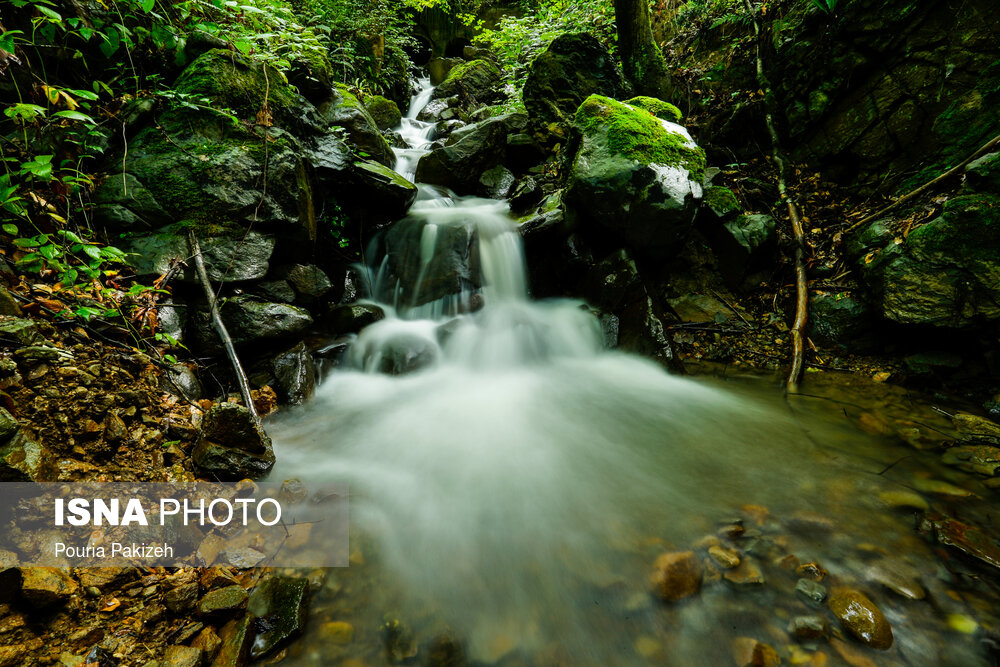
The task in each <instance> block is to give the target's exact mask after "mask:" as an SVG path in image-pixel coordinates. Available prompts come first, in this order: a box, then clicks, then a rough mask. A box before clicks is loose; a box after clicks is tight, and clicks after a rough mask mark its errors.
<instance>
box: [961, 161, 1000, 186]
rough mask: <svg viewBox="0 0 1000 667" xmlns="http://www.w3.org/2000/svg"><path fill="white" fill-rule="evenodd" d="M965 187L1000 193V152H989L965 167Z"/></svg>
mask: <svg viewBox="0 0 1000 667" xmlns="http://www.w3.org/2000/svg"><path fill="white" fill-rule="evenodd" d="M965 187H966V189H968V190H970V191H972V192H988V193H991V194H1000V153H987V154H986V155H984V156H982V157H981V158H978V159H977V160H975V161H973V162H970V163H969V164H968V166H967V167H966V168H965Z"/></svg>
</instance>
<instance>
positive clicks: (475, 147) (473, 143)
mask: <svg viewBox="0 0 1000 667" xmlns="http://www.w3.org/2000/svg"><path fill="white" fill-rule="evenodd" d="M508 121H509V118H508V117H507V116H497V117H495V118H489V119H487V120H484V121H482V122H479V123H475V124H473V125H468V126H466V127H463V128H462V129H461V130H458V131H456V132H453V133H452V135H451V136H450V137H449V138H448V145H446V146H444V147H442V148H438V149H436V150H433V151H431V152H430V153H428V154H427V155H424V156H423V157H422V158H420V162H419V163H417V174H416V180H417V181H418V182H420V183H431V184H433V185H443V186H445V187H449V188H452V189H453V190H455V191H456V192H458V193H459V194H466V193H472V192H476V191H477V190H478V189H479V187H480V186H479V179H480V178H481V177H482V176H483V174H484V173H486V172H487V171H489V170H490V169H492V168H494V167H496V166H497V165H499V164H500V163H501V162H502V161H503V158H504V152H505V148H506V139H507V132H508Z"/></svg>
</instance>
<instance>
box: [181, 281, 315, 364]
mask: <svg viewBox="0 0 1000 667" xmlns="http://www.w3.org/2000/svg"><path fill="white" fill-rule="evenodd" d="M202 308H203V310H200V311H199V312H197V313H195V314H193V316H192V318H191V323H192V325H193V327H194V331H193V332H192V333H193V336H192V337H193V339H194V344H195V346H196V347H197V348H198V349H200V350H202V351H204V352H208V353H217V352H221V351H222V347H221V343H220V342H219V339H218V335H217V334H216V332H215V329H214V328H213V327H212V324H211V322H210V320H209V315H208V312H207V308H204V306H203V307H202ZM219 314H220V315H221V316H222V321H223V323H224V324H225V325H226V330H227V331H228V333H229V336H230V338H232V340H233V344H234V345H255V344H261V343H270V342H273V341H276V340H283V339H289V338H294V337H295V336H297V335H299V334H302V333H305V332H306V331H307V330H308V329H309V327H310V326H312V323H313V319H312V316H311V315H310V314H309V311H308V310H306V309H304V308H299V307H298V306H292V305H289V304H287V303H275V302H272V301H266V300H264V299H260V298H258V297H255V296H251V295H249V294H241V295H239V296H234V297H232V298H229V299H226V301H225V303H224V304H223V305H222V307H221V308H220V309H219Z"/></svg>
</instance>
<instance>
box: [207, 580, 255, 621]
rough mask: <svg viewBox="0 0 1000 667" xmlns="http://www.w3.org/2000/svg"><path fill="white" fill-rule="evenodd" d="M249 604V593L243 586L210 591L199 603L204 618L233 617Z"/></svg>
mask: <svg viewBox="0 0 1000 667" xmlns="http://www.w3.org/2000/svg"><path fill="white" fill-rule="evenodd" d="M246 604H247V592H246V591H245V590H243V587H242V586H239V585H237V586H226V587H225V588H217V589H215V590H214V591H209V592H208V593H205V595H203V596H202V598H201V600H199V601H198V613H199V614H201V615H202V616H233V615H235V614H236V613H237V612H238V611H240V610H241V609H243V608H244V607H245V606H246Z"/></svg>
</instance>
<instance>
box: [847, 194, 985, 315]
mask: <svg viewBox="0 0 1000 667" xmlns="http://www.w3.org/2000/svg"><path fill="white" fill-rule="evenodd" d="M867 259H868V260H870V261H867V262H866V261H862V262H861V266H862V271H863V276H864V278H865V281H866V282H867V283H868V284H869V285H870V286H871V288H872V291H873V292H874V293H875V296H876V305H877V307H878V308H879V310H880V311H881V314H882V315H883V316H885V317H886V318H888V319H890V320H893V321H895V322H900V323H904V324H929V325H934V326H938V327H952V328H957V327H962V326H965V325H968V324H972V323H974V322H976V321H980V322H982V321H996V320H1000V197H997V196H994V195H966V196H963V197H956V198H954V199H952V200H950V201H949V202H948V203H947V204H945V206H944V210H943V211H942V213H941V215H940V216H938V217H937V218H935V219H934V220H932V221H930V222H928V223H927V224H926V225H923V226H922V227H919V228H917V229H915V230H913V231H912V232H910V234H909V235H908V236H907V237H906V239H905V240H903V242H902V243H896V242H895V241H893V242H890V243H889V244H888V245H887V246H885V248H883V249H882V250H881V251H879V252H878V253H876V254H875V255H874V257H871V256H869V257H868V258H867Z"/></svg>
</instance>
